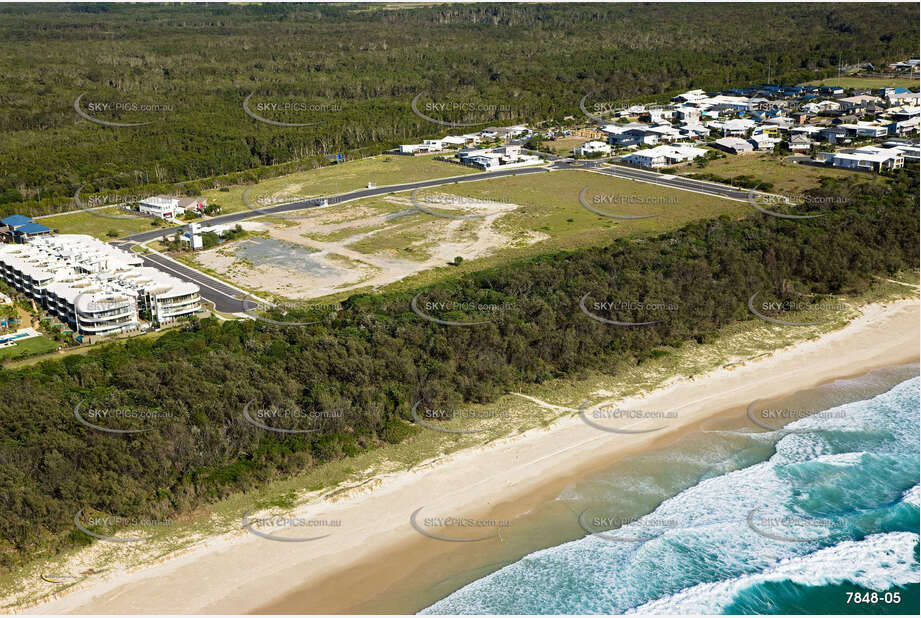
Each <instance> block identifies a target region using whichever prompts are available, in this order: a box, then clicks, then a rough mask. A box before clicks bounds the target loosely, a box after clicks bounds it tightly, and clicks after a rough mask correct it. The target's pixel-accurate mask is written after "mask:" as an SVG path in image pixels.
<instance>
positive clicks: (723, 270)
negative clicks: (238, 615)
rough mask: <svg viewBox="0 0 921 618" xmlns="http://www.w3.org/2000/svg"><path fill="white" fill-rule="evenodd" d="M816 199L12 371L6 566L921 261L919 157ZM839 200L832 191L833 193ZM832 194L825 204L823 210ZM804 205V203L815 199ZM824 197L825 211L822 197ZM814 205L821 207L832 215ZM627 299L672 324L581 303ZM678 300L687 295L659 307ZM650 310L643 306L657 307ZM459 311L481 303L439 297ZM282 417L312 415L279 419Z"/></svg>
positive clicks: (0, 492) (3, 502) (1, 469)
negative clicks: (753, 302) (471, 406)
mask: <svg viewBox="0 0 921 618" xmlns="http://www.w3.org/2000/svg"><path fill="white" fill-rule="evenodd" d="M814 191H815V193H816V195H814V196H811V197H814V198H815V199H809V200H807V204H810V205H811V206H809V208H810V209H811V210H817V209H822V210H823V212H822V213H821V214H823V215H824V216H822V217H818V218H813V219H806V220H786V219H780V218H777V217H771V216H764V215H761V214H754V215H752V216H751V217H748V218H745V219H742V220H730V219H728V218H720V219H716V220H710V221H701V222H698V223H694V224H691V225H688V226H686V227H684V228H682V229H680V230H677V231H675V232H672V233H669V234H665V235H662V236H659V237H655V238H647V239H642V240H635V239H634V240H626V239H625V240H620V241H618V242H616V243H614V244H612V245H610V246H608V247H604V248H595V249H585V250H579V251H573V252H565V253H558V254H551V255H544V256H541V257H538V258H534V259H531V260H528V261H523V262H519V263H514V264H509V265H504V266H501V267H496V268H493V269H490V270H487V271H482V272H478V273H474V274H470V275H465V276H460V277H458V278H457V279H456V280H454V281H451V282H448V283H444V284H439V285H438V286H436V287H433V288H428V289H424V290H416V291H410V292H407V293H390V294H380V295H356V296H353V297H351V298H350V299H348V300H347V301H345V302H344V303H342V310H341V311H338V312H336V313H334V314H331V315H329V316H327V317H326V319H325V320H324V321H323V322H322V323H319V324H315V325H310V326H304V327H298V328H292V327H278V326H273V325H270V324H267V323H264V322H253V321H235V322H223V323H221V322H218V321H217V320H213V319H206V320H201V321H190V322H189V323H188V324H186V325H185V326H184V327H183V328H182V329H180V330H173V331H170V332H167V333H164V334H163V335H162V336H160V337H159V338H157V339H149V338H144V339H131V340H128V341H126V342H124V343H120V344H108V345H105V346H102V347H100V348H98V349H95V350H93V351H91V352H90V353H88V354H86V355H82V356H80V355H74V356H68V357H65V358H63V359H61V360H54V361H45V362H42V363H41V364H38V365H36V366H32V367H27V368H22V369H18V370H15V371H0V439H2V444H0V508H2V510H3V513H4V516H3V517H2V518H0V539H2V540H0V561H2V567H3V568H5V569H9V568H11V567H13V566H15V565H16V564H17V563H19V562H21V561H22V560H23V559H25V557H26V556H34V555H36V554H37V553H39V552H41V551H55V550H60V549H61V548H64V547H67V546H70V545H73V544H75V543H81V542H88V540H89V539H88V537H84V536H83V535H82V534H81V533H76V532H75V531H74V527H73V517H74V513H75V512H76V511H77V510H78V509H80V508H82V507H85V506H88V507H92V508H93V509H97V510H98V511H101V512H105V513H109V514H112V515H117V516H121V517H131V516H138V517H146V518H156V519H165V518H167V517H169V516H170V515H171V514H174V513H177V512H181V511H187V510H189V509H191V508H193V507H195V506H196V505H199V504H202V503H207V502H209V501H214V500H217V499H219V498H221V497H222V496H225V495H227V494H228V493H230V492H235V491H240V490H246V489H248V488H252V487H255V486H259V485H261V484H263V483H264V482H266V481H269V480H271V479H275V478H280V477H284V476H287V475H291V474H294V473H297V472H298V471H301V470H305V469H309V468H310V467H311V466H315V465H317V464H319V463H322V462H325V461H330V460H335V459H339V458H343V457H348V456H350V455H354V454H356V453H359V452H361V451H362V450H364V449H371V448H374V447H376V446H378V445H380V444H383V443H384V442H400V441H403V440H407V439H409V440H411V439H412V434H413V433H414V432H415V431H416V430H417V429H416V428H415V427H414V425H413V424H412V422H411V415H410V407H411V406H412V404H413V402H415V401H417V400H419V399H424V400H425V401H426V402H429V403H431V404H432V405H436V406H443V407H450V406H452V405H456V404H458V403H461V402H489V401H492V400H494V399H495V398H496V397H497V396H499V395H501V394H503V393H505V392H507V391H509V390H511V389H523V388H527V386H528V385H529V384H535V383H541V382H543V381H546V380H549V379H552V378H557V377H567V376H573V377H574V376H578V375H580V373H582V372H585V371H588V370H597V371H601V372H605V373H611V371H612V369H611V368H612V367H614V366H615V361H622V360H624V359H626V360H628V361H631V362H634V363H642V362H644V361H645V360H646V359H649V358H650V357H652V356H654V355H657V354H661V353H667V351H666V350H665V349H664V346H670V347H674V348H677V347H683V346H692V347H693V346H696V345H700V344H702V343H705V342H707V341H708V340H711V339H712V337H713V336H714V335H715V334H716V333H717V332H718V330H719V329H720V328H722V327H725V326H727V325H729V324H732V323H734V322H737V321H740V320H750V319H754V318H753V316H752V315H751V314H750V313H749V312H748V309H747V300H748V298H749V297H750V295H751V294H752V293H753V292H755V291H764V293H765V294H766V295H771V296H773V297H775V298H777V299H780V300H788V301H789V300H793V301H795V302H798V303H802V302H803V298H812V299H813V302H816V303H819V302H822V298H823V295H825V294H832V293H834V294H838V293H853V292H860V291H863V290H865V289H866V288H867V287H868V286H869V285H870V282H871V281H872V278H873V276H874V275H887V274H892V273H895V272H897V271H899V270H900V269H908V268H916V267H917V264H918V261H919V250H918V245H919V233H918V219H917V217H918V203H919V189H918V168H917V166H913V167H912V169H910V170H901V171H900V172H898V173H897V174H896V175H895V176H894V177H893V178H891V179H890V180H889V181H887V183H886V184H884V185H880V184H876V183H862V184H861V183H859V182H858V181H857V180H855V179H849V180H847V181H833V180H830V179H826V181H825V182H824V184H823V186H822V187H821V188H819V189H816V190H814ZM832 198H833V199H832ZM819 205H827V206H819ZM798 212H803V211H802V210H800V211H798ZM806 212H809V211H806ZM817 214H818V213H817ZM417 293H421V294H422V295H424V298H425V299H426V304H425V305H424V306H425V307H430V306H431V305H432V304H433V303H435V302H444V303H445V305H446V306H447V307H449V308H452V309H453V308H456V307H457V305H456V304H455V303H483V304H488V305H494V306H495V307H499V308H500V309H501V310H498V311H494V312H493V313H492V315H490V319H489V320H488V321H487V322H486V323H484V324H478V325H475V326H468V327H452V326H445V325H441V324H437V323H433V322H430V321H426V320H423V319H421V318H420V317H419V316H418V315H417V314H416V313H414V312H413V311H411V309H410V305H411V300H412V298H413V297H414V296H415V295H416V294H417ZM587 293H588V294H591V295H592V298H594V299H609V300H610V299H617V300H619V301H637V304H634V303H629V302H624V304H623V305H622V306H621V307H620V308H619V309H618V310H617V311H613V312H606V313H604V317H607V318H610V319H617V320H624V321H644V320H660V321H659V322H657V323H655V324H652V325H648V326H643V327H635V328H633V327H631V328H619V327H612V326H609V325H606V324H602V323H600V322H598V321H596V320H593V319H590V318H589V317H587V316H586V315H585V314H584V313H583V312H582V311H580V308H579V301H580V299H581V298H583V297H584V295H585V294H587ZM662 303H665V304H668V305H674V306H675V307H676V310H674V311H668V312H667V313H662V312H657V311H656V310H655V309H648V307H656V306H659V305H661V304H662ZM644 307H646V308H644ZM431 311H433V312H434V313H437V315H438V317H440V318H445V319H447V320H458V319H464V318H470V317H471V315H470V314H471V312H469V311H468V312H462V313H458V312H457V311H448V312H441V311H439V310H438V309H437V308H435V309H432V310H431ZM250 402H253V405H254V406H255V407H258V408H259V409H261V410H302V411H310V415H311V421H310V426H311V427H312V428H315V429H317V430H318V431H315V432H314V433H301V434H282V433H276V432H270V431H265V430H263V429H259V428H258V427H255V426H254V425H253V424H251V423H247V422H245V420H244V418H243V410H244V407H245V406H246V405H247V404H248V403H250ZM78 404H79V405H81V406H82V409H83V410H84V413H83V415H84V417H85V418H95V417H90V415H89V414H88V412H87V411H89V410H100V409H106V410H145V411H150V412H155V414H153V413H151V414H145V415H143V416H144V417H143V418H140V417H122V418H106V419H104V420H101V421H100V420H97V421H96V422H98V423H102V424H104V425H107V426H109V427H117V428H121V429H141V428H143V429H148V431H146V432H144V433H133V434H119V435H115V434H111V433H106V432H102V431H98V430H95V429H92V428H89V427H86V426H84V425H83V424H80V423H79V422H78V421H77V419H76V418H75V416H74V407H75V406H77V405H78ZM265 422H266V423H270V424H272V425H273V426H277V427H284V428H289V429H296V428H298V427H303V426H304V425H303V423H304V419H303V418H296V417H293V416H284V415H279V416H276V417H275V418H272V419H270V420H266V421H265Z"/></svg>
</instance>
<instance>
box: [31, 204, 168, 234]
mask: <svg viewBox="0 0 921 618" xmlns="http://www.w3.org/2000/svg"><path fill="white" fill-rule="evenodd" d="M94 213H95V214H94ZM100 214H109V215H119V216H123V217H130V216H131V215H126V214H124V211H122V210H119V209H116V208H114V207H113V208H104V209H102V210H93V211H79V212H75V213H70V214H66V215H55V216H53V217H42V218H41V219H38V222H39V223H41V224H42V225H47V226H48V227H50V228H52V229H54V230H57V231H58V232H60V233H61V234H89V235H90V236H95V237H96V238H100V239H102V240H106V241H109V240H112V239H113V238H121V237H122V236H128V235H129V234H137V233H138V232H146V231H148V230H152V229H155V228H154V226H152V225H151V219H150V218H148V217H140V216H138V217H131V218H130V219H110V218H108V217H102V216H99V215H100ZM109 232H112V233H113V234H114V236H113V235H110V234H109Z"/></svg>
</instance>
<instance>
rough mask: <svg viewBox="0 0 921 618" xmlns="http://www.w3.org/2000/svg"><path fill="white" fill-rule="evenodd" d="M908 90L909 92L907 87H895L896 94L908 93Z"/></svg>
mask: <svg viewBox="0 0 921 618" xmlns="http://www.w3.org/2000/svg"><path fill="white" fill-rule="evenodd" d="M909 92H911V90H909V89H908V88H896V89H895V93H896V94H908V93H909Z"/></svg>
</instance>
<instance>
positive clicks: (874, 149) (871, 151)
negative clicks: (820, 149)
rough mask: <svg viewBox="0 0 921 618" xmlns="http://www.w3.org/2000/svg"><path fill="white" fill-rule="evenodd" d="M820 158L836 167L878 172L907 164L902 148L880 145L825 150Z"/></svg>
mask: <svg viewBox="0 0 921 618" xmlns="http://www.w3.org/2000/svg"><path fill="white" fill-rule="evenodd" d="M819 158H820V160H821V159H824V160H825V162H826V163H831V164H832V165H833V166H835V167H841V168H845V169H853V170H863V171H867V172H869V171H873V172H877V173H878V172H885V171H888V170H894V169H898V168H900V167H903V166H904V165H905V153H904V152H902V150H900V149H899V148H880V147H879V146H863V147H861V148H855V149H852V150H843V151H841V152H824V153H821V154H820V157H819Z"/></svg>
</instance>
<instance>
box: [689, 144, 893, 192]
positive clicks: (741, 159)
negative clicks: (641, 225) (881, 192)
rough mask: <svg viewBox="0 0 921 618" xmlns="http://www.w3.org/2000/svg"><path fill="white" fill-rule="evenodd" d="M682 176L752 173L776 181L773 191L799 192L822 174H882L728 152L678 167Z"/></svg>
mask: <svg viewBox="0 0 921 618" xmlns="http://www.w3.org/2000/svg"><path fill="white" fill-rule="evenodd" d="M677 174H678V175H679V176H687V175H688V174H715V175H716V176H720V177H722V178H732V177H734V176H752V177H753V178H757V179H758V180H759V181H764V182H769V183H772V184H773V185H774V188H773V189H772V190H773V191H778V192H788V193H798V192H801V191H804V190H806V189H812V188H815V187H817V186H819V181H820V179H821V178H823V177H831V178H846V177H854V176H857V177H858V178H861V179H863V180H868V181H872V182H880V181H881V179H880V177H879V176H876V175H872V174H863V173H860V172H851V171H847V170H840V169H830V168H823V167H814V166H811V165H800V164H797V163H793V162H792V161H784V160H782V159H778V158H777V157H776V156H775V155H773V154H767V153H765V154H750V155H739V156H733V155H729V156H727V157H726V158H725V159H716V160H714V161H711V162H710V163H709V165H707V166H706V167H703V168H700V167H697V166H696V165H691V166H687V167H683V168H679V169H678V171H677Z"/></svg>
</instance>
